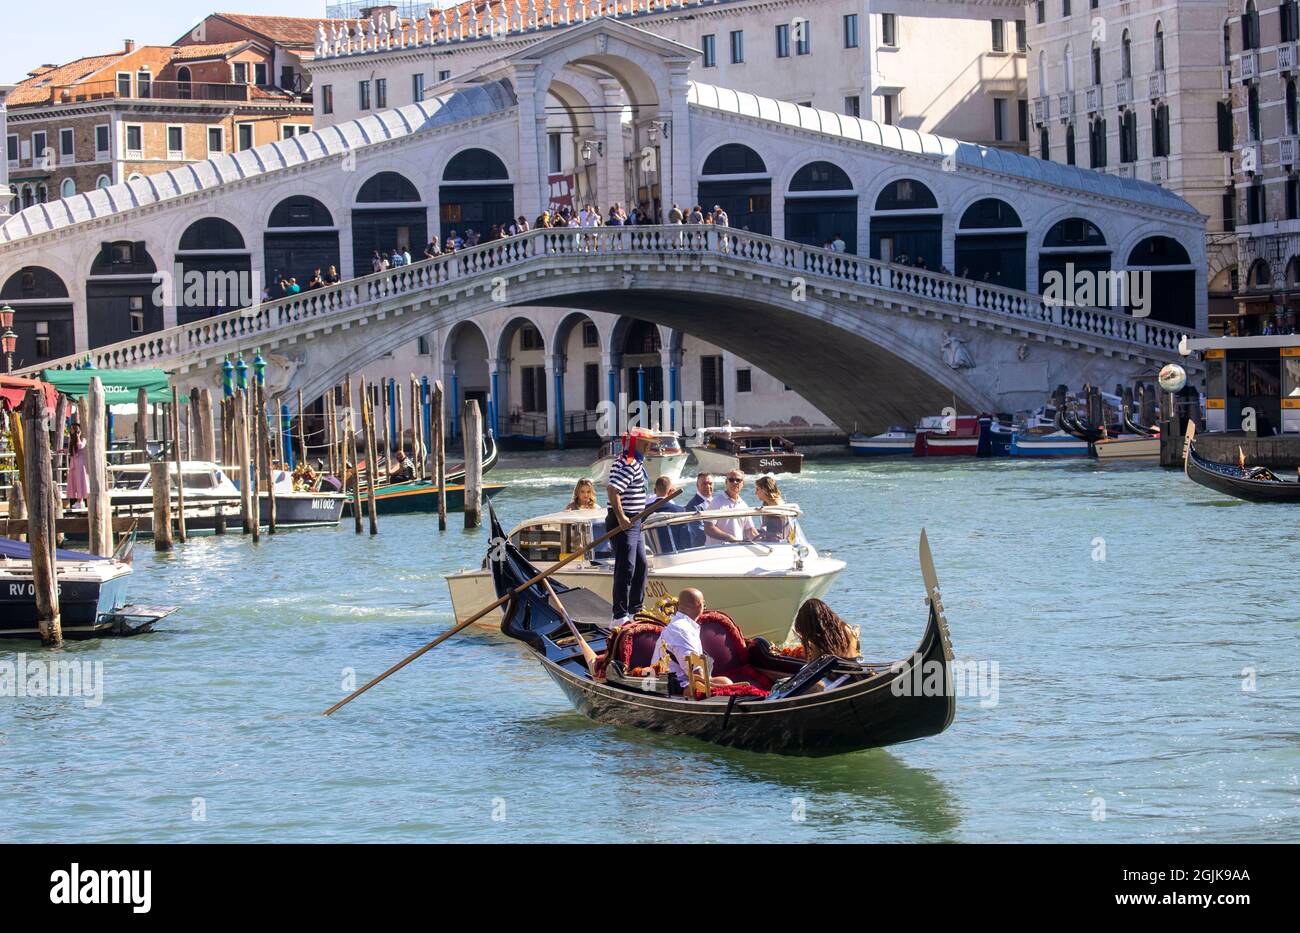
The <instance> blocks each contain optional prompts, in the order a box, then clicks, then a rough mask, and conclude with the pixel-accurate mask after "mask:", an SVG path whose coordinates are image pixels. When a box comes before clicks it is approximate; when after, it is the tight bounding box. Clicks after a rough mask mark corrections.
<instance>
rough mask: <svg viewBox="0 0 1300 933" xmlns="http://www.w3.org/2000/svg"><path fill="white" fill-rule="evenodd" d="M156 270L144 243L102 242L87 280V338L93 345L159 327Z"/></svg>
mask: <svg viewBox="0 0 1300 933" xmlns="http://www.w3.org/2000/svg"><path fill="white" fill-rule="evenodd" d="M157 271H158V267H157V265H156V264H155V263H154V261H153V257H152V256H150V255H149V251H148V250H147V249H146V248H145V244H144V243H143V242H138V241H131V240H118V241H116V242H113V243H105V244H103V246H101V247H100V250H99V255H97V256H96V257H95V261H94V262H93V263H92V264H91V267H90V276H89V277H88V278H87V279H86V337H87V340H88V342H89V345H90V346H92V347H102V346H104V345H105V344H109V343H117V342H118V341H119V340H129V339H130V338H132V337H137V336H139V335H140V334H149V333H152V332H154V331H156V330H162V326H163V309H162V305H161V304H160V303H158V302H157V301H155V300H154V299H155V297H157V292H158V283H157V280H156V278H155V273H156V272H157Z"/></svg>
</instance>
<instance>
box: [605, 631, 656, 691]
mask: <svg viewBox="0 0 1300 933" xmlns="http://www.w3.org/2000/svg"><path fill="white" fill-rule="evenodd" d="M662 631H663V626H662V625H660V624H659V623H657V622H630V623H628V624H627V625H620V626H618V628H616V629H614V632H613V634H612V635H611V636H610V639H609V644H610V648H609V650H608V651H606V652H605V653H604V654H601V655H597V656H596V669H595V674H596V679H597V680H604V679H605V670H606V668H607V667H608V666H609V664H610V663H611V662H612V661H617V662H618V663H619V664H620V665H622V668H623V670H624V671H630V670H632V669H633V668H636V667H646V666H648V665H649V664H650V656H651V655H653V654H654V650H655V643H656V642H657V641H659V633H660V632H662Z"/></svg>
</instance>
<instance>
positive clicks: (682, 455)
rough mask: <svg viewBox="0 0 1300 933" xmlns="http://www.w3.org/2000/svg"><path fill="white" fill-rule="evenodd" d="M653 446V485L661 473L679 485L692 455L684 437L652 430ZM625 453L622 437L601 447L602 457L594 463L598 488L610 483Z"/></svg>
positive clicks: (648, 467)
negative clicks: (687, 448)
mask: <svg viewBox="0 0 1300 933" xmlns="http://www.w3.org/2000/svg"><path fill="white" fill-rule="evenodd" d="M648 433H649V434H650V435H651V440H650V449H649V450H648V451H647V452H646V455H645V472H646V476H648V477H650V482H651V483H652V484H653V483H654V481H655V480H656V479H658V478H659V477H661V476H667V477H668V478H669V479H671V480H672V481H673V485H674V486H675V485H677V483H678V481H679V480H680V479H681V478H682V470H684V469H685V468H686V461H687V460H688V459H689V458H690V454H688V453H687V452H686V449H685V448H684V447H683V446H682V437H681V435H680V434H678V433H677V432H676V431H650V432H648ZM621 456H623V443H622V441H621V440H619V439H618V438H615V439H614V440H612V441H607V442H606V443H605V444H603V445H602V446H601V448H600V456H599V457H598V458H597V459H596V462H595V463H593V464H592V465H591V481H592V482H593V483H594V484H595V485H596V488H597V489H601V488H603V487H605V486H606V485H608V483H609V471H610V468H611V467H612V466H613V465H614V461H615V460H617V459H618V458H619V457H621Z"/></svg>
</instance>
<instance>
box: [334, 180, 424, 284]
mask: <svg viewBox="0 0 1300 933" xmlns="http://www.w3.org/2000/svg"><path fill="white" fill-rule="evenodd" d="M428 242H429V212H428V211H427V210H426V209H425V206H424V204H423V203H421V199H420V192H419V191H418V190H416V187H415V185H413V184H411V182H410V181H409V180H408V179H407V178H406V177H405V176H404V175H399V174H398V173H397V172H380V173H379V174H378V175H375V176H374V177H372V178H370V179H368V180H367V181H366V183H365V184H364V185H362V186H361V190H360V191H359V192H357V205H356V207H354V208H353V209H352V268H353V270H354V274H355V275H368V274H369V273H370V272H371V271H372V265H371V260H372V257H373V256H374V252H375V250H380V251H381V252H383V254H384V255H385V256H387V255H389V254H391V253H392V251H393V248H394V247H397V248H398V249H408V250H410V251H411V254H412V258H413V259H414V258H421V257H423V255H424V252H423V249H424V246H425V245H426V244H427V243H428Z"/></svg>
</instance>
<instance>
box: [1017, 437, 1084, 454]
mask: <svg viewBox="0 0 1300 933" xmlns="http://www.w3.org/2000/svg"><path fill="white" fill-rule="evenodd" d="M1089 451H1090V445H1089V443H1088V442H1087V441H1085V440H1080V439H1079V438H1077V437H1075V436H1074V435H1073V434H1068V433H1066V432H1065V431H1053V432H1051V433H1050V434H1035V433H1021V432H1019V431H1017V432H1016V433H1015V434H1014V435H1012V438H1011V456H1013V457H1086V456H1088V454H1089Z"/></svg>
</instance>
